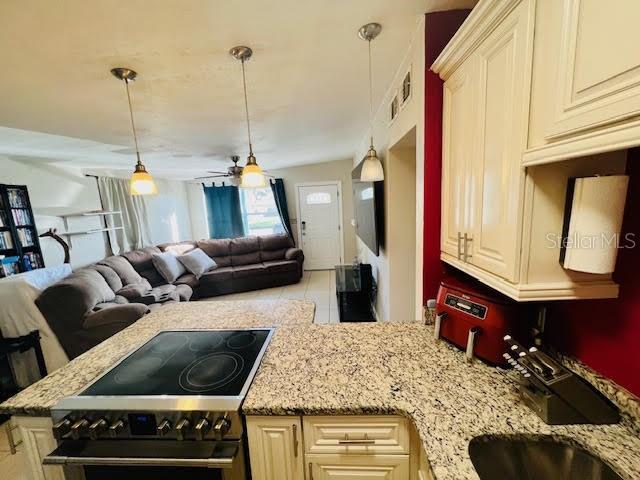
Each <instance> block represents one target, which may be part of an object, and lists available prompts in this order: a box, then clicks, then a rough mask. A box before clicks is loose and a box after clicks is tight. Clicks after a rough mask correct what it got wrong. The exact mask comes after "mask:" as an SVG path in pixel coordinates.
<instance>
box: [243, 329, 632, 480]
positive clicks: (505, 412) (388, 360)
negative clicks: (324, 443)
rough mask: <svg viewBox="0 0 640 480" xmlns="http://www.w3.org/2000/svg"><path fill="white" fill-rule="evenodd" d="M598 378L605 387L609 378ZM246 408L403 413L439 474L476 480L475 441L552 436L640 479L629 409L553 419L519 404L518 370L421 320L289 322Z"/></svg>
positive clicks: (627, 403)
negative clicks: (463, 346) (587, 418)
mask: <svg viewBox="0 0 640 480" xmlns="http://www.w3.org/2000/svg"><path fill="white" fill-rule="evenodd" d="M580 373H581V374H583V375H584V374H585V373H586V372H580ZM587 378H588V377H587ZM589 380H590V381H592V382H593V383H596V384H598V386H599V387H606V383H607V382H606V381H604V380H603V379H601V378H595V377H594V378H589ZM611 396H612V397H615V398H614V400H615V401H616V402H617V403H619V404H623V405H621V406H623V408H625V409H627V410H628V411H629V412H633V414H634V415H638V412H640V407H639V405H638V403H637V399H634V398H633V397H631V396H629V397H626V396H625V395H623V394H621V393H620V392H619V391H617V393H614V394H612V395H611ZM243 411H244V412H245V413H246V414H248V415H251V414H254V415H304V414H309V415H313V414H337V415H339V414H346V415H349V414H397V415H403V416H405V417H408V418H409V419H410V420H411V421H412V422H413V424H414V425H415V427H416V430H417V432H418V434H419V435H420V438H421V440H422V444H423V447H424V449H425V451H426V453H427V458H428V459H429V463H430V464H431V467H432V469H433V472H434V474H435V477H436V479H437V480H449V479H451V480H453V479H455V480H460V479H477V478H478V476H477V474H476V473H475V469H474V468H473V465H472V463H471V460H470V458H469V454H468V451H467V448H468V443H469V440H470V439H471V438H473V437H475V436H477V435H485V434H487V435H500V434H508V435H518V436H525V437H535V436H537V435H541V434H544V435H553V436H554V437H557V438H561V439H564V440H566V441H568V442H570V443H572V444H575V445H578V446H582V447H584V448H586V449H587V450H589V451H591V452H593V453H594V454H596V455H598V456H600V457H602V458H603V459H604V460H605V461H607V462H608V463H610V464H611V465H612V466H613V467H614V468H615V469H616V470H617V471H618V472H619V473H620V474H621V475H622V476H623V477H624V478H625V479H627V480H632V479H638V478H640V438H638V434H639V433H640V431H639V430H638V426H637V425H638V424H637V423H635V421H634V420H633V417H631V416H630V415H626V414H625V416H624V420H623V422H622V423H620V424H618V425H607V426H595V425H583V426H577V425H574V426H549V425H546V424H545V423H544V422H542V420H540V419H539V418H538V417H537V416H536V415H535V414H534V413H533V412H532V411H531V410H530V409H529V408H528V407H526V406H525V405H524V404H523V403H522V402H521V401H520V398H519V396H518V393H517V392H516V390H515V374H514V373H513V372H511V371H508V372H507V371H502V370H498V369H495V368H491V367H489V366H486V365H484V364H482V363H480V362H475V363H474V364H471V365H469V364H467V363H465V362H464V355H463V353H462V352H460V351H457V350H455V349H454V348H453V347H450V346H449V345H447V344H445V343H443V342H436V341H434V339H433V330H432V328H431V327H425V326H423V325H420V324H417V323H385V324H380V323H378V324H338V325H331V326H323V325H311V326H307V327H291V328H286V329H280V330H279V331H278V332H276V334H275V335H274V337H273V339H272V342H271V345H270V346H269V350H268V352H267V355H266V356H265V358H264V359H263V363H262V366H261V367H260V370H259V371H258V375H257V376H256V378H255V379H254V382H253V384H252V386H251V389H250V390H249V393H248V395H247V398H246V399H245V402H244V405H243ZM635 418H636V420H637V418H638V416H636V417H635Z"/></svg>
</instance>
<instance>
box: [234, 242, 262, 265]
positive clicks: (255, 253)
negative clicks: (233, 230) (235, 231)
mask: <svg viewBox="0 0 640 480" xmlns="http://www.w3.org/2000/svg"><path fill="white" fill-rule="evenodd" d="M261 261H262V259H261V258H260V243H259V241H258V237H240V238H234V239H233V240H231V265H233V266H234V267H235V266H236V265H251V264H254V263H260V262H261Z"/></svg>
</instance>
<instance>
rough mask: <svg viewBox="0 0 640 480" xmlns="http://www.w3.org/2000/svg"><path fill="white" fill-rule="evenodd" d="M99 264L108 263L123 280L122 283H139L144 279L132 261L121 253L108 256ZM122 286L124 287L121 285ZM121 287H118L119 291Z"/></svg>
mask: <svg viewBox="0 0 640 480" xmlns="http://www.w3.org/2000/svg"><path fill="white" fill-rule="evenodd" d="M98 265H106V266H107V267H109V268H111V269H112V270H113V271H114V272H116V274H118V276H119V277H120V280H121V281H122V285H123V286H124V285H129V284H130V283H139V282H140V281H141V280H142V277H141V276H140V275H139V274H138V272H137V271H136V270H135V269H134V268H133V266H132V265H131V263H129V261H128V260H127V259H126V258H125V257H122V256H120V255H116V256H112V257H107V258H105V259H104V260H100V261H99V262H98ZM120 288H122V287H120ZM118 290H120V289H116V290H115V291H116V292H117V291H118Z"/></svg>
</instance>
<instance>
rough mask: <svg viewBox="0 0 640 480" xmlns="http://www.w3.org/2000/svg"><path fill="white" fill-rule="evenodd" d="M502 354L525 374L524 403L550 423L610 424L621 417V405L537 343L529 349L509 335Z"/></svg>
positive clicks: (506, 337)
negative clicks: (505, 349)
mask: <svg viewBox="0 0 640 480" xmlns="http://www.w3.org/2000/svg"><path fill="white" fill-rule="evenodd" d="M504 341H505V343H506V344H507V345H508V346H509V349H508V351H507V353H505V354H504V355H503V356H504V358H505V359H506V360H507V362H508V363H509V364H510V365H511V366H512V367H513V368H514V369H516V370H517V371H518V372H520V373H521V374H522V377H523V379H524V380H523V382H522V383H521V384H520V385H519V391H520V394H521V395H522V398H523V400H524V401H525V403H526V404H527V405H528V406H529V407H530V408H531V409H532V410H533V411H534V412H536V414H537V415H538V416H539V417H540V418H541V419H542V420H543V421H544V422H545V423H547V424H549V425H568V424H584V423H588V424H609V423H618V422H619V421H620V412H619V410H618V408H617V407H616V406H615V405H614V404H613V402H611V401H610V400H609V399H608V398H606V397H605V396H604V395H603V394H602V393H600V392H599V391H598V390H596V388H594V387H593V385H591V384H590V383H589V382H587V381H586V380H585V379H583V378H582V377H580V376H579V375H577V374H575V373H573V372H572V371H570V370H568V369H566V368H565V367H563V366H562V365H560V363H558V362H557V361H556V360H554V359H553V358H551V357H550V356H549V355H547V354H545V353H544V352H541V351H539V350H538V349H537V348H535V347H531V348H530V349H529V350H526V349H525V348H524V347H523V346H522V345H520V344H519V343H518V342H516V341H515V340H513V338H511V336H510V335H507V336H505V337H504Z"/></svg>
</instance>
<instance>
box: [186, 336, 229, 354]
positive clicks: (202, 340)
mask: <svg viewBox="0 0 640 480" xmlns="http://www.w3.org/2000/svg"><path fill="white" fill-rule="evenodd" d="M223 340H224V338H223V337H222V335H220V334H219V333H216V334H215V335H211V334H210V335H206V336H205V335H202V336H198V337H195V338H193V339H192V340H191V341H190V342H189V350H191V351H192V352H208V351H213V350H215V349H216V348H218V347H219V346H220V344H221V343H222V341H223Z"/></svg>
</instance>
